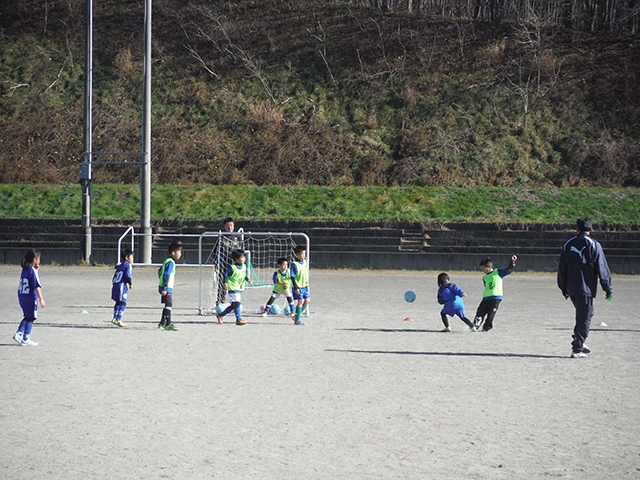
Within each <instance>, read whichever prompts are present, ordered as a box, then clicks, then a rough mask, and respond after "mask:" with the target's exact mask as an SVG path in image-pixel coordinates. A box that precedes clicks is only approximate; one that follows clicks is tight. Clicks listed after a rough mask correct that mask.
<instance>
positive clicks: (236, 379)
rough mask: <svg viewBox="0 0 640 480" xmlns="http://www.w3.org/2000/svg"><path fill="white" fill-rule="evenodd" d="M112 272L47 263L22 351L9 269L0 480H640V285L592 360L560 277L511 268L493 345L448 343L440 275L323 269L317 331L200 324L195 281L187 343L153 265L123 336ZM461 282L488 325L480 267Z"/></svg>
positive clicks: (184, 288)
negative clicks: (169, 317)
mask: <svg viewBox="0 0 640 480" xmlns="http://www.w3.org/2000/svg"><path fill="white" fill-rule="evenodd" d="M436 273H437V272H436ZM111 274H112V270H111V269H107V268H80V267H73V268H62V267H48V266H43V267H42V272H41V275H42V281H43V285H44V288H43V291H44V294H45V298H46V300H47V304H48V305H47V307H46V308H44V309H42V310H41V311H40V318H39V320H38V322H37V324H36V326H35V327H34V330H33V338H34V339H35V340H36V341H38V342H40V346H38V347H34V348H26V347H20V346H18V345H17V344H15V343H14V342H13V341H12V339H11V336H12V335H13V333H14V331H15V328H16V326H17V324H18V323H19V321H20V318H21V311H20V308H19V306H18V303H17V299H16V295H15V290H16V288H17V283H18V277H19V269H18V268H16V267H2V268H0V291H2V292H3V294H2V300H3V302H2V304H3V308H4V312H3V315H2V316H1V318H0V365H1V366H0V426H1V434H0V472H2V473H1V474H0V477H1V478H7V479H13V480H18V479H49V478H56V479H58V478H60V479H103V478H105V479H106V478H108V479H116V478H117V479H142V478H144V479H154V478H175V479H182V478H185V479H199V478H220V479H248V478H255V479H261V480H269V479H273V480H281V479H292V480H293V479H296V480H299V479H323V480H326V479H348V480H354V479H356V480H357V479H379V478H385V479H408V478H410V479H425V478H429V479H458V478H460V479H462V478H465V479H467V478H470V479H488V480H489V479H490V480H494V479H509V480H511V479H521V478H522V479H525V478H526V479H549V478H568V479H604V478H611V479H613V478H615V479H621V478H630V479H631V478H640V429H639V428H638V425H640V401H639V399H638V392H639V391H640V388H639V387H640V375H638V371H640V355H639V354H638V353H639V344H640V321H639V320H640V318H639V315H638V313H637V311H638V300H637V299H638V295H639V293H640V288H639V287H640V278H637V277H615V278H614V292H615V293H614V300H613V301H612V302H606V301H604V298H603V296H602V297H598V298H597V299H596V307H595V308H596V317H595V319H594V320H595V322H594V325H595V326H594V328H593V330H592V333H591V335H590V337H589V341H588V344H589V346H590V347H591V349H592V350H593V353H592V354H591V355H590V356H589V358H587V359H570V358H569V353H570V341H571V330H572V327H573V321H572V318H573V310H572V307H571V304H570V302H568V301H565V300H564V299H563V298H562V296H561V295H560V293H559V291H558V290H557V288H556V286H555V277H553V276H545V275H522V274H518V273H514V274H513V275H511V276H510V277H508V278H507V279H506V280H505V300H504V301H503V303H502V305H501V307H500V310H499V312H498V314H497V317H496V321H495V329H494V330H493V331H492V332H490V333H486V334H485V333H468V332H465V328H464V324H463V323H462V322H460V321H459V320H457V319H454V320H453V322H452V327H453V330H454V331H453V332H451V333H448V334H444V333H440V329H441V323H440V319H439V313H438V312H439V306H438V305H437V303H436V301H435V295H436V286H435V284H436V281H435V274H434V273H433V272H429V273H427V274H418V273H357V272H317V271H316V272H312V286H311V294H312V311H314V312H316V313H315V314H314V315H313V316H312V317H311V318H310V319H309V321H308V323H309V325H308V326H306V327H295V326H293V325H292V322H291V321H290V320H288V319H287V318H285V317H284V316H275V317H268V318H265V319H262V318H257V317H254V316H248V318H247V319H248V320H249V324H248V325H246V326H243V327H237V326H235V325H234V324H232V323H231V319H229V323H225V324H224V325H218V324H217V323H216V322H215V319H214V318H212V317H201V316H198V315H196V312H197V304H198V303H197V302H198V278H197V272H195V271H194V270H187V269H179V270H178V274H177V286H176V296H175V300H174V303H175V305H176V308H175V310H174V311H175V313H174V320H175V323H176V324H177V325H179V327H180V331H179V332H164V331H158V330H157V329H156V324H157V321H158V319H159V316H160V303H159V299H158V295H157V294H156V292H155V287H154V285H155V282H156V276H155V275H156V273H155V269H136V270H135V272H134V288H133V290H132V292H131V294H130V302H129V307H128V308H127V311H126V313H125V318H124V321H125V322H126V323H127V324H129V327H128V328H126V329H119V328H117V327H115V326H113V325H111V324H110V323H109V321H110V319H111V309H112V302H111V300H110V299H109V294H110V279H111ZM452 280H453V281H454V282H456V283H457V284H458V285H459V286H461V287H462V288H463V289H465V290H466V291H467V293H468V294H469V297H468V298H467V300H466V305H467V313H468V316H471V315H473V313H474V312H475V308H476V306H477V304H478V302H479V300H480V295H481V290H482V289H481V283H482V282H481V274H480V273H478V274H452ZM409 289H411V290H414V291H415V292H416V293H417V294H418V299H417V300H416V302H414V303H412V304H407V303H405V302H404V301H403V293H404V292H405V291H406V290H409ZM265 293H266V295H264V296H265V299H266V297H267V296H268V292H265ZM82 310H86V311H88V313H80V312H81V311H82ZM407 316H411V317H413V318H415V321H414V322H405V321H403V319H404V318H405V317H407ZM602 321H604V322H606V323H607V324H608V326H606V327H599V326H597V325H598V323H599V322H602Z"/></svg>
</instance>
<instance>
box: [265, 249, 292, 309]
mask: <svg viewBox="0 0 640 480" xmlns="http://www.w3.org/2000/svg"><path fill="white" fill-rule="evenodd" d="M280 295H284V296H285V297H286V298H287V303H288V304H289V311H290V312H291V318H292V319H293V320H295V308H296V307H295V305H294V303H293V296H292V295H291V270H289V262H288V261H287V259H286V258H284V257H282V258H279V259H278V269H277V270H276V271H275V272H273V292H271V297H269V300H268V301H267V304H266V305H265V306H264V312H262V316H263V317H266V316H267V315H268V314H269V311H270V310H271V305H273V302H275V301H276V300H277V298H278V297H279V296H280Z"/></svg>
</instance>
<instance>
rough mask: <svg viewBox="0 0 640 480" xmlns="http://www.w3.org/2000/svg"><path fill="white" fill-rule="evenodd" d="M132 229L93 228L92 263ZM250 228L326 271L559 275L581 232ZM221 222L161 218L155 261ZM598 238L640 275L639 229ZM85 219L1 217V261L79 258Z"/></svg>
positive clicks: (611, 256)
mask: <svg viewBox="0 0 640 480" xmlns="http://www.w3.org/2000/svg"><path fill="white" fill-rule="evenodd" d="M129 226H130V225H129V224H126V223H124V222H117V221H102V222H98V223H96V224H95V225H93V226H92V236H93V249H92V252H93V262H94V263H99V264H113V263H115V262H116V260H117V258H118V252H117V241H118V238H119V237H120V236H121V235H122V234H123V233H124V231H125V230H126V229H127V228H128V227H129ZM237 227H243V228H244V230H245V231H293V232H304V233H306V234H307V235H308V236H309V238H310V241H311V252H310V254H311V256H310V258H311V262H312V265H313V266H314V267H315V268H323V269H327V268H329V269H331V268H333V269H340V268H348V269H371V270H453V271H475V270H477V269H478V264H479V262H480V260H481V259H482V258H484V257H485V256H490V257H492V259H493V260H494V262H495V263H496V264H497V265H498V266H501V265H502V264H503V263H504V264H505V265H506V264H507V263H508V261H509V257H510V256H511V254H513V253H515V254H517V255H518V256H519V260H518V270H519V271H538V272H553V271H555V270H556V268H557V261H558V256H559V254H560V249H561V248H562V244H563V243H564V241H565V240H566V239H568V238H570V237H571V236H572V235H573V234H574V233H575V232H574V227H573V225H570V224H538V223H513V224H499V223H445V224H432V225H420V224H413V223H401V222H398V223H367V222H351V223H314V222H238V224H237ZM219 229H220V224H219V223H218V222H195V221H191V222H178V221H160V222H155V224H154V225H153V231H154V233H160V234H162V235H163V236H164V237H162V238H163V239H162V240H161V241H158V242H157V243H156V244H154V247H153V259H154V261H156V259H157V261H158V262H159V261H161V259H163V258H164V256H165V254H166V252H165V250H164V249H165V248H166V246H165V244H167V243H168V241H169V240H168V239H173V238H176V237H175V235H180V234H200V233H202V232H204V231H218V230H219ZM595 230H596V231H595V233H594V238H596V239H597V240H598V241H600V242H601V243H602V245H603V247H604V250H605V253H606V255H607V259H608V261H609V265H610V267H611V270H612V272H614V273H618V274H634V275H638V274H640V226H639V225H596V226H595ZM80 242H81V224H80V221H79V220H38V221H34V220H28V221H25V220H16V219H0V245H1V246H0V262H1V263H4V264H19V263H20V261H21V259H22V256H23V255H24V252H25V251H26V250H27V249H28V248H37V249H39V250H40V251H41V252H42V257H43V263H44V264H47V263H52V262H55V263H58V264H61V265H75V264H78V263H79V262H80V261H81V249H80ZM183 244H184V245H185V255H184V259H185V261H186V262H188V263H197V255H198V253H197V239H195V238H185V239H184V240H183Z"/></svg>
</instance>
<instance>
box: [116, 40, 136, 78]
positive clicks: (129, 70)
mask: <svg viewBox="0 0 640 480" xmlns="http://www.w3.org/2000/svg"><path fill="white" fill-rule="evenodd" d="M114 64H115V66H116V68H117V69H118V77H119V78H120V79H121V80H132V79H133V78H134V76H136V75H138V74H139V71H138V70H139V69H138V68H137V67H135V66H134V65H133V61H132V59H131V50H130V49H129V48H124V49H122V50H120V51H119V52H118V54H117V55H116V58H115V60H114Z"/></svg>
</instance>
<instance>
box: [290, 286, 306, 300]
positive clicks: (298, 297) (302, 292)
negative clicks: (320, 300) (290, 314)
mask: <svg viewBox="0 0 640 480" xmlns="http://www.w3.org/2000/svg"><path fill="white" fill-rule="evenodd" d="M307 298H309V287H302V288H301V289H300V293H299V294H298V293H296V291H295V290H294V291H293V299H294V300H306V299H307Z"/></svg>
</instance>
